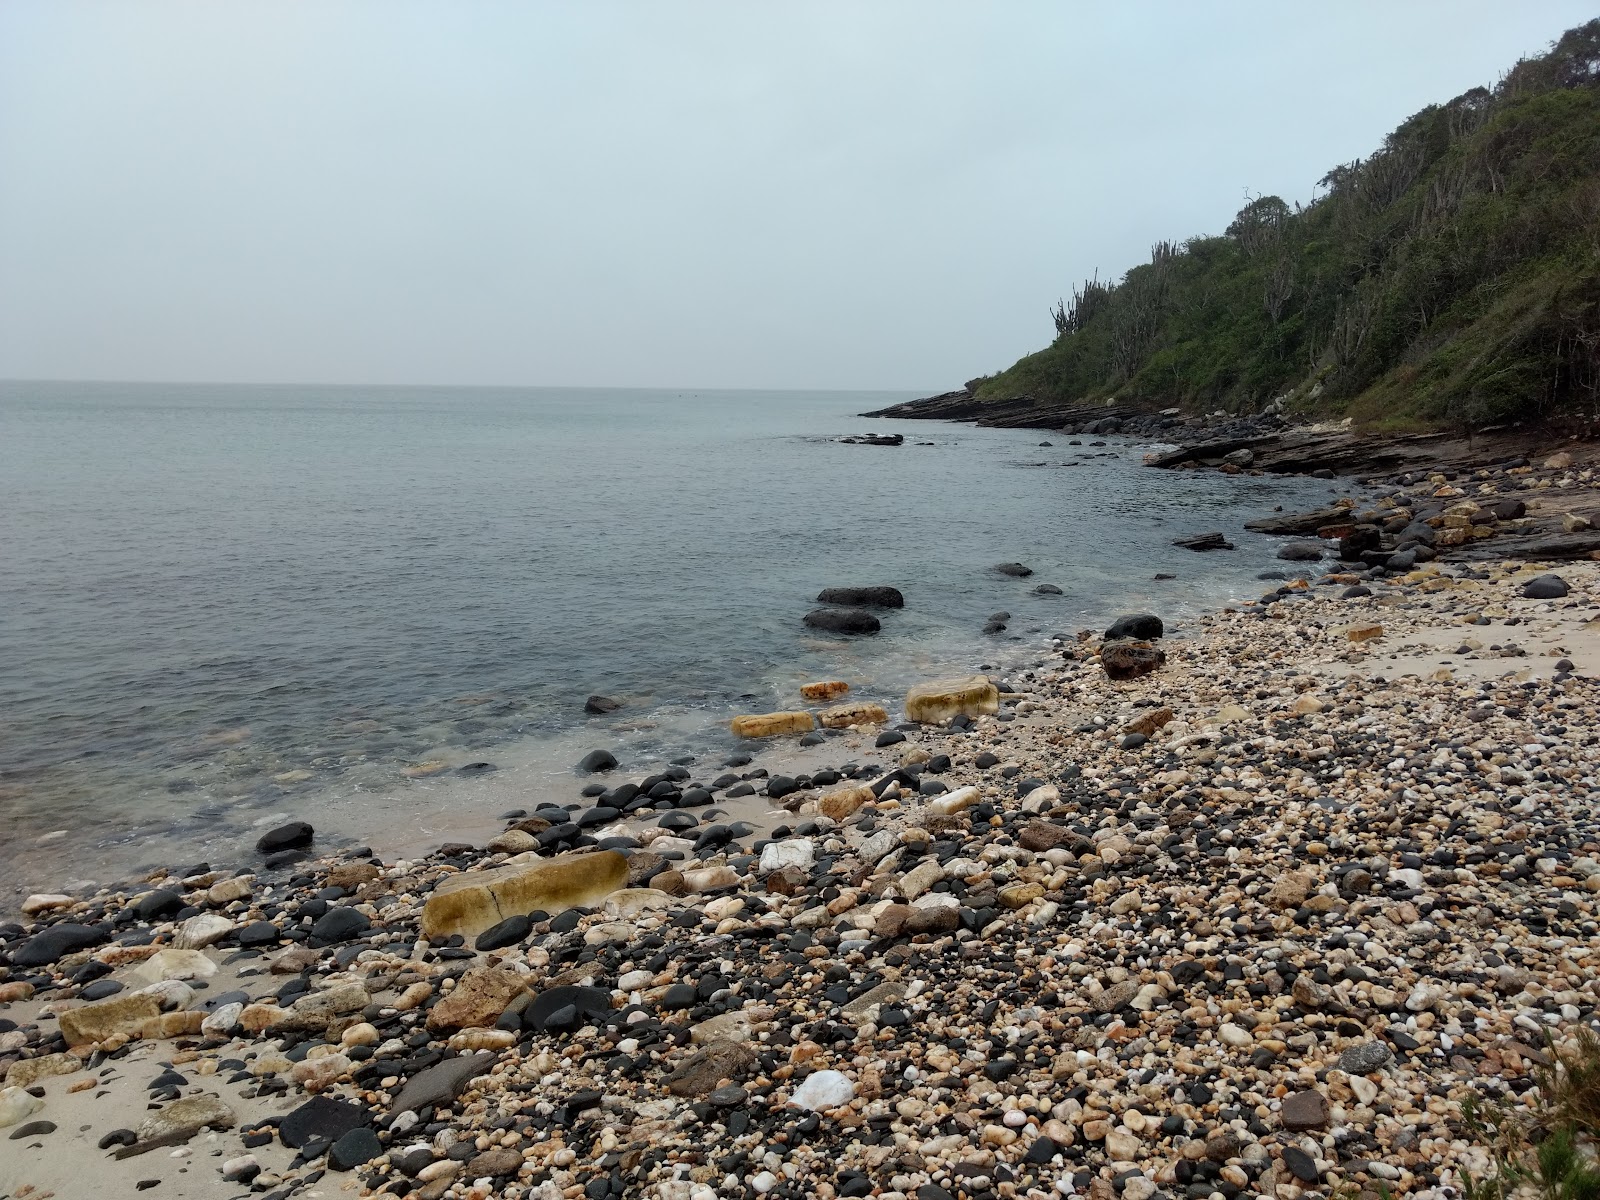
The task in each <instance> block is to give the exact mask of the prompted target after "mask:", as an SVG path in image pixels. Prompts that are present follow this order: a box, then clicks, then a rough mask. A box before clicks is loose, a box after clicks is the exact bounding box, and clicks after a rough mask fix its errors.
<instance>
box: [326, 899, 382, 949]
mask: <svg viewBox="0 0 1600 1200" xmlns="http://www.w3.org/2000/svg"><path fill="white" fill-rule="evenodd" d="M371 928H372V921H371V919H369V918H368V916H367V914H366V913H364V912H362V911H361V910H359V909H355V908H351V907H350V906H349V905H348V904H336V905H334V906H333V907H332V908H330V909H329V910H328V911H327V912H325V913H323V914H322V915H321V916H320V917H318V918H317V919H316V921H315V923H313V924H312V926H311V944H312V945H314V946H333V945H337V944H338V943H339V942H348V941H349V940H350V939H351V938H358V937H361V936H362V935H363V934H365V933H367V932H368V931H369V930H370V929H371Z"/></svg>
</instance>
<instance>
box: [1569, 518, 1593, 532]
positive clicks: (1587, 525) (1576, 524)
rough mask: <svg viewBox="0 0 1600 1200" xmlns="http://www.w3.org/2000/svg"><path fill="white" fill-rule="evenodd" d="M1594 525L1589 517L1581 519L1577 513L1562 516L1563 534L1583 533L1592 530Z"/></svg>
mask: <svg viewBox="0 0 1600 1200" xmlns="http://www.w3.org/2000/svg"><path fill="white" fill-rule="evenodd" d="M1593 527H1594V525H1593V523H1592V522H1591V521H1590V520H1589V518H1588V517H1580V516H1579V515H1578V514H1577V513H1563V514H1562V515H1561V530H1562V532H1563V533H1582V532H1583V531H1584V530H1586V529H1592V528H1593Z"/></svg>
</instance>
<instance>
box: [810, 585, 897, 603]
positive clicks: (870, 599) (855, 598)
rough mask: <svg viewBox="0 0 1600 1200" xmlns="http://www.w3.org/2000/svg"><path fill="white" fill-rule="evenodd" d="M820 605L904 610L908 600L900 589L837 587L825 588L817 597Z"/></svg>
mask: <svg viewBox="0 0 1600 1200" xmlns="http://www.w3.org/2000/svg"><path fill="white" fill-rule="evenodd" d="M817 603H818V604H842V605H846V606H848V607H852V608H859V607H863V606H864V607H867V608H904V607H905V603H906V598H905V597H904V596H902V595H901V594H900V589H899V588H892V587H884V586H875V587H836V588H823V589H822V591H821V593H820V594H818V596H817Z"/></svg>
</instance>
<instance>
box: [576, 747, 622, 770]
mask: <svg viewBox="0 0 1600 1200" xmlns="http://www.w3.org/2000/svg"><path fill="white" fill-rule="evenodd" d="M616 765H617V756H616V755H615V754H613V753H611V751H609V750H591V751H589V753H587V754H585V755H584V756H583V757H582V758H581V759H579V760H578V766H577V768H576V769H577V771H578V774H580V775H592V774H594V773H595V772H596V771H610V770H612V769H613V768H615V767H616Z"/></svg>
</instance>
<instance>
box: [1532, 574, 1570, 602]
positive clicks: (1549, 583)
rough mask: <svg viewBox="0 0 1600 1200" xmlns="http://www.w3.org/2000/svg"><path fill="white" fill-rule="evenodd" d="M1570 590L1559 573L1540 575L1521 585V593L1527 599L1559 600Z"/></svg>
mask: <svg viewBox="0 0 1600 1200" xmlns="http://www.w3.org/2000/svg"><path fill="white" fill-rule="evenodd" d="M1571 590H1572V589H1571V588H1569V587H1568V586H1567V581H1566V580H1565V579H1563V578H1561V576H1559V575H1540V576H1539V577H1538V578H1536V579H1530V580H1528V582H1527V583H1525V584H1523V585H1522V594H1523V596H1525V597H1526V598H1527V599H1529V600H1559V599H1561V598H1562V597H1563V596H1565V595H1566V594H1567V593H1568V592H1569V591H1571Z"/></svg>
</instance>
